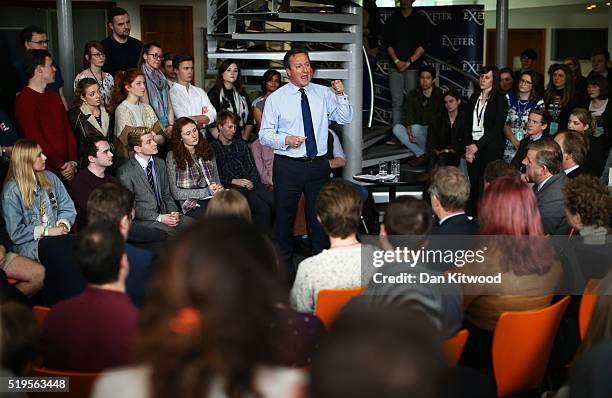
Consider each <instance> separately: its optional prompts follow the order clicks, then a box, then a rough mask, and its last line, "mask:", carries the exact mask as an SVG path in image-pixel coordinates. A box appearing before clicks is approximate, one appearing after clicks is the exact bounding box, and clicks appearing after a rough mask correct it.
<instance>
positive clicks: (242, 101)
mask: <svg viewBox="0 0 612 398" xmlns="http://www.w3.org/2000/svg"><path fill="white" fill-rule="evenodd" d="M208 98H209V99H210V102H211V103H212V104H213V106H214V107H215V109H216V111H217V115H219V114H220V113H221V112H222V111H230V112H232V113H233V114H234V115H236V120H237V121H236V136H237V138H239V139H240V138H242V139H244V140H248V138H249V137H250V136H251V133H252V131H253V111H252V110H251V102H250V100H249V96H248V95H247V94H246V91H245V90H244V87H243V84H242V80H241V78H240V68H239V66H238V63H236V61H234V60H231V59H227V60H225V61H223V62H221V64H220V65H219V68H218V69H217V78H216V80H215V84H214V86H213V87H212V88H211V89H210V90H208ZM218 122H219V121H218V120H217V126H211V127H210V128H209V130H208V131H209V132H210V134H211V136H212V138H215V139H216V138H218V137H219V130H218V127H219V126H218Z"/></svg>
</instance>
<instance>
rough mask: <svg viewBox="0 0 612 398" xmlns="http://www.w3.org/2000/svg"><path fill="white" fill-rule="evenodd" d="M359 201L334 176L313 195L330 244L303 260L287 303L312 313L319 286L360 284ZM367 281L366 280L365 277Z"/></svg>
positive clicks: (342, 286)
mask: <svg viewBox="0 0 612 398" xmlns="http://www.w3.org/2000/svg"><path fill="white" fill-rule="evenodd" d="M362 205H363V204H362V201H361V198H360V197H359V194H358V193H357V191H356V190H355V189H354V188H353V187H352V186H350V185H349V184H347V183H345V182H343V181H339V180H335V181H332V182H330V183H328V184H326V185H325V186H323V188H321V191H320V192H319V195H318V196H317V203H316V209H317V218H318V219H319V220H320V222H321V225H322V226H323V229H324V230H325V233H326V234H327V235H329V241H330V248H329V249H326V250H323V251H322V252H321V253H319V254H317V255H315V256H312V257H309V258H307V259H305V260H303V261H302V262H301V263H300V264H299V266H298V270H297V276H296V278H295V282H294V283H293V289H292V290H291V306H292V307H293V308H295V309H296V310H298V311H301V312H310V313H314V311H315V308H316V305H317V298H318V295H319V292H320V291H321V290H322V289H343V288H350V287H360V286H362V285H363V281H362V278H361V275H362V272H361V271H362V269H361V256H362V251H364V250H366V249H367V248H366V247H364V246H362V245H361V243H360V242H359V240H358V239H357V232H358V231H359V223H360V221H361V209H362ZM366 282H367V280H366Z"/></svg>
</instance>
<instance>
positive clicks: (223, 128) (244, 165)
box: [212, 111, 274, 232]
mask: <svg viewBox="0 0 612 398" xmlns="http://www.w3.org/2000/svg"><path fill="white" fill-rule="evenodd" d="M237 127H238V119H237V118H236V115H234V114H233V113H231V112H229V111H222V112H221V113H219V114H218V116H217V128H218V131H219V138H218V139H216V140H215V141H213V143H212V147H213V149H214V150H215V158H216V161H217V167H218V168H219V177H220V178H221V184H223V186H224V187H225V188H232V189H235V190H237V191H240V192H241V193H242V194H243V195H244V196H246V198H247V200H248V201H249V205H250V206H251V211H252V212H253V215H254V217H255V223H256V224H257V226H258V227H259V228H261V230H262V231H265V232H269V231H270V229H271V227H272V215H273V209H274V193H273V192H272V191H270V190H269V189H268V188H266V186H265V185H264V184H262V183H261V181H260V180H259V175H258V173H257V167H256V166H255V161H254V160H253V156H252V155H251V151H250V150H249V146H248V145H247V143H246V141H245V140H241V139H234V137H235V135H236V129H237Z"/></svg>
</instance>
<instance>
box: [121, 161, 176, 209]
mask: <svg viewBox="0 0 612 398" xmlns="http://www.w3.org/2000/svg"><path fill="white" fill-rule="evenodd" d="M152 158H153V161H154V167H155V174H156V176H157V188H158V190H159V196H160V202H161V203H160V205H161V214H168V213H170V212H173V211H178V208H177V207H176V203H175V202H174V198H173V197H172V195H171V194H170V185H169V184H168V175H167V174H166V163H165V162H164V161H163V160H162V159H160V158H158V157H155V156H153V157H152ZM117 177H118V178H119V181H120V182H121V184H123V186H125V187H126V188H127V189H129V190H130V191H132V192H133V193H134V196H135V203H134V209H135V210H136V220H144V221H157V216H158V215H159V214H160V213H159V212H158V211H157V200H156V199H155V192H154V191H153V188H151V185H150V184H149V181H148V180H147V176H146V174H145V172H144V170H143V169H142V167H141V166H140V163H138V161H137V160H136V159H135V158H134V157H132V158H130V160H128V161H127V162H125V163H124V164H123V165H122V166H121V167H119V169H118V170H117Z"/></svg>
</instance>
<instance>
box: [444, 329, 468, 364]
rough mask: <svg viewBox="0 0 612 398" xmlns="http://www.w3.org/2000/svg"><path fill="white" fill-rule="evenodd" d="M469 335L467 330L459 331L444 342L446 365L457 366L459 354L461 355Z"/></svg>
mask: <svg viewBox="0 0 612 398" xmlns="http://www.w3.org/2000/svg"><path fill="white" fill-rule="evenodd" d="M469 335H470V332H469V330H467V329H461V330H460V331H458V332H457V334H456V335H454V336H453V337H450V338H448V339H447V340H446V341H445V342H444V351H445V352H446V357H447V358H448V363H449V364H450V365H451V366H457V363H458V362H459V358H461V354H463V349H464V348H465V343H466V342H467V339H468V336H469Z"/></svg>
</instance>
